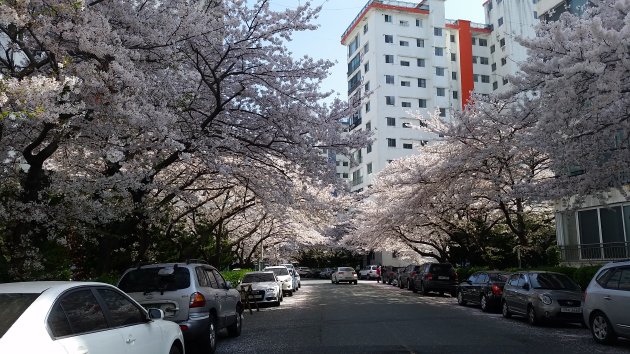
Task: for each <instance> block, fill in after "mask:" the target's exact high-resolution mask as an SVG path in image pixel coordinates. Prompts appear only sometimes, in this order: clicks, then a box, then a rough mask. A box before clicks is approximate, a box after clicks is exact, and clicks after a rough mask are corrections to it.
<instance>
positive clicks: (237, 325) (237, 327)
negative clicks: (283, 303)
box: [227, 302, 280, 337]
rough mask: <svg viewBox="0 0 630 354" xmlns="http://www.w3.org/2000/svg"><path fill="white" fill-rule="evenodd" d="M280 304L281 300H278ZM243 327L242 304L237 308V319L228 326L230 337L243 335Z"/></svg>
mask: <svg viewBox="0 0 630 354" xmlns="http://www.w3.org/2000/svg"><path fill="white" fill-rule="evenodd" d="M278 305H280V302H278ZM242 329H243V310H241V308H240V306H239V307H237V308H236V321H235V322H234V323H232V324H231V325H229V326H228V328H227V330H228V335H229V336H230V337H238V336H240V335H241V330H242Z"/></svg>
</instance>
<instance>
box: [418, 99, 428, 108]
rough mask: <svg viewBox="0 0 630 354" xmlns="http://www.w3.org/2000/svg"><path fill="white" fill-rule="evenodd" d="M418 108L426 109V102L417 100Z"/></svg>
mask: <svg viewBox="0 0 630 354" xmlns="http://www.w3.org/2000/svg"><path fill="white" fill-rule="evenodd" d="M418 107H420V108H427V100H425V99H424V98H420V99H418Z"/></svg>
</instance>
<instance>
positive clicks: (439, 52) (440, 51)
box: [435, 47, 444, 57]
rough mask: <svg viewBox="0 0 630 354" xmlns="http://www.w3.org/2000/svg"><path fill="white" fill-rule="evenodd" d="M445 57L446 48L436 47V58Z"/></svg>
mask: <svg viewBox="0 0 630 354" xmlns="http://www.w3.org/2000/svg"><path fill="white" fill-rule="evenodd" d="M443 55H444V48H442V47H435V56H438V57H441V56H443Z"/></svg>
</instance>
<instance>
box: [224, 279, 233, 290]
mask: <svg viewBox="0 0 630 354" xmlns="http://www.w3.org/2000/svg"><path fill="white" fill-rule="evenodd" d="M225 288H226V289H232V282H231V281H226V282H225Z"/></svg>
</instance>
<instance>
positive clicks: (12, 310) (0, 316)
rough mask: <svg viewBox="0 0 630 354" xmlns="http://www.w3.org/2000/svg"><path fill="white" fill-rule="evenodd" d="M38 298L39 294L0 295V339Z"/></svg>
mask: <svg viewBox="0 0 630 354" xmlns="http://www.w3.org/2000/svg"><path fill="white" fill-rule="evenodd" d="M38 296H39V294H0V338H2V336H4V334H5V333H7V331H8V330H9V328H11V326H12V325H13V323H15V321H17V319H18V318H19V317H20V316H21V315H22V313H24V311H26V309H27V308H28V307H29V306H31V304H32V303H33V301H35V299H37V297H38Z"/></svg>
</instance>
